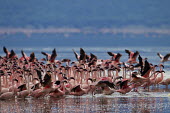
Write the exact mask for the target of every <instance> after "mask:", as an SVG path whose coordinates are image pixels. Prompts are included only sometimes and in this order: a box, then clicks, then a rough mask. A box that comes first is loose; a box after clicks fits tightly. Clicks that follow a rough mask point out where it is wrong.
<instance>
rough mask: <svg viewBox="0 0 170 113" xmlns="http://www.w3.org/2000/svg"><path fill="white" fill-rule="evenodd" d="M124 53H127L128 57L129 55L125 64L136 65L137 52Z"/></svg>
mask: <svg viewBox="0 0 170 113" xmlns="http://www.w3.org/2000/svg"><path fill="white" fill-rule="evenodd" d="M125 52H126V53H128V55H129V59H128V61H127V63H130V64H134V63H137V61H136V58H137V56H138V55H139V52H138V51H136V52H132V51H130V50H127V49H125Z"/></svg>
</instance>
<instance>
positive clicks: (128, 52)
mask: <svg viewBox="0 0 170 113" xmlns="http://www.w3.org/2000/svg"><path fill="white" fill-rule="evenodd" d="M125 52H126V53H127V54H128V55H129V58H130V53H131V51H129V50H127V49H125Z"/></svg>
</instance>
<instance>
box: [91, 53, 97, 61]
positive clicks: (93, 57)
mask: <svg viewBox="0 0 170 113" xmlns="http://www.w3.org/2000/svg"><path fill="white" fill-rule="evenodd" d="M93 59H96V60H97V56H96V55H94V54H92V53H90V61H91V60H93Z"/></svg>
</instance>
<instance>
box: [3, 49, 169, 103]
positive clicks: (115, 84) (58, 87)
mask: <svg viewBox="0 0 170 113" xmlns="http://www.w3.org/2000/svg"><path fill="white" fill-rule="evenodd" d="M3 51H4V53H5V56H0V100H7V99H15V98H26V97H33V98H40V97H45V96H50V97H61V96H65V95H75V96H81V95H85V94H92V95H96V94H104V95H111V94H112V93H114V92H119V93H122V94H126V93H128V92H130V91H134V92H138V91H139V88H140V89H144V90H147V91H149V89H150V86H152V85H154V86H155V87H157V86H158V85H159V84H162V85H166V86H167V87H168V85H169V84H170V78H167V79H163V76H164V73H165V71H164V70H163V68H164V66H163V63H164V62H167V61H169V59H168V58H169V57H170V53H169V54H167V55H165V56H163V55H161V54H160V53H157V55H158V56H159V57H160V59H161V61H160V62H161V63H159V64H158V65H153V64H152V63H150V62H149V61H148V60H147V58H142V57H141V56H140V53H139V52H138V51H135V52H132V51H130V50H126V49H125V52H126V53H127V54H128V56H129V58H128V60H127V62H120V58H121V57H122V55H121V54H120V53H113V52H107V53H108V54H106V55H110V57H111V58H110V59H106V60H104V59H98V58H97V56H96V55H94V54H92V53H90V55H88V54H86V52H85V51H84V50H83V49H82V48H80V52H79V53H77V52H76V51H75V50H73V54H74V55H75V57H76V59H77V61H71V60H70V59H62V60H56V57H57V53H56V50H55V49H54V50H52V53H51V54H49V53H45V52H41V53H42V56H44V57H45V58H42V59H37V58H36V56H35V54H34V52H32V53H31V54H30V55H29V56H27V55H26V53H25V52H24V51H23V50H21V54H22V57H20V58H19V57H18V56H17V54H16V53H15V52H14V50H10V51H9V50H8V49H7V48H6V47H3Z"/></svg>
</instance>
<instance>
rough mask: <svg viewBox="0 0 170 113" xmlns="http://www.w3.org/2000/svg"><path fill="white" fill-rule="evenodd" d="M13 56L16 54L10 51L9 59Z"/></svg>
mask: <svg viewBox="0 0 170 113" xmlns="http://www.w3.org/2000/svg"><path fill="white" fill-rule="evenodd" d="M15 55H16V53H15V52H14V50H11V54H10V55H9V58H12V57H13V56H15Z"/></svg>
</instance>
